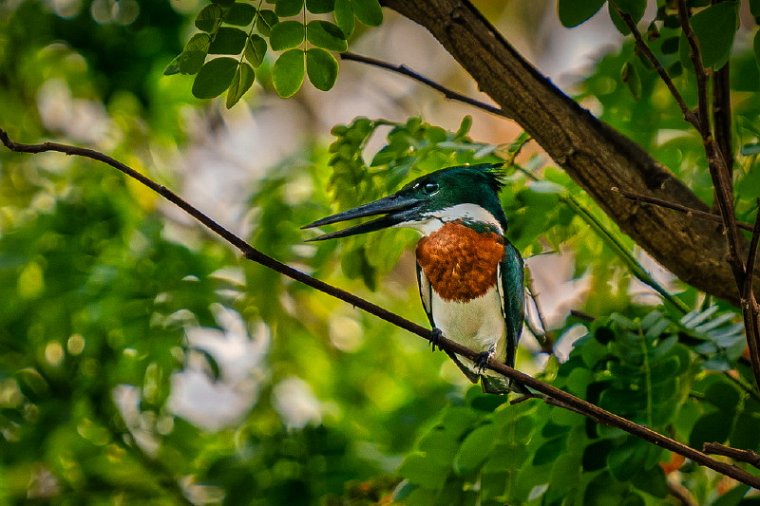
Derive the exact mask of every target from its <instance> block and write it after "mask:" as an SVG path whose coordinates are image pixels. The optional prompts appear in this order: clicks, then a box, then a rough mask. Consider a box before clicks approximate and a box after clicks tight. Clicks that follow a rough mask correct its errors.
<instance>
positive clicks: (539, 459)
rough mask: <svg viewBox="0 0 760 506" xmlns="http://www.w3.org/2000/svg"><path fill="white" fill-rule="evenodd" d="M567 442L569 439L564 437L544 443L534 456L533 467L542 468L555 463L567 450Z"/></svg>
mask: <svg viewBox="0 0 760 506" xmlns="http://www.w3.org/2000/svg"><path fill="white" fill-rule="evenodd" d="M566 440H567V438H566V437H565V436H564V435H563V436H558V437H555V438H553V439H550V440H548V441H546V442H544V443H543V444H542V445H541V446H539V447H538V448H537V449H536V453H534V454H533V465H534V466H541V465H544V464H548V463H549V462H554V460H555V459H556V458H557V457H558V456H559V454H560V453H562V450H564V449H565V442H566Z"/></svg>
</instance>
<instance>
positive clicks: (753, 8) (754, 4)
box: [749, 0, 760, 18]
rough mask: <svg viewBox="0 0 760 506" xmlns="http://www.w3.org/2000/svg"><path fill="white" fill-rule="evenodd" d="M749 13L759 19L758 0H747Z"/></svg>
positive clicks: (759, 6) (759, 3)
mask: <svg viewBox="0 0 760 506" xmlns="http://www.w3.org/2000/svg"><path fill="white" fill-rule="evenodd" d="M749 11H750V12H751V13H752V15H753V16H755V17H756V18H760V0H749Z"/></svg>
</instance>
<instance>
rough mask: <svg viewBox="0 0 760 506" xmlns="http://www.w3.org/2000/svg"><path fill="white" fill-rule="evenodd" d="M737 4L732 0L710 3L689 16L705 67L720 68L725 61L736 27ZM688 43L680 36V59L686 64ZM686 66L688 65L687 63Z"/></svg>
mask: <svg viewBox="0 0 760 506" xmlns="http://www.w3.org/2000/svg"><path fill="white" fill-rule="evenodd" d="M737 7H738V6H737V4H736V2H733V1H728V2H721V3H718V4H715V5H711V6H709V7H707V8H706V9H704V10H702V11H700V12H698V13H697V14H695V15H694V16H693V17H692V18H691V26H692V28H693V29H694V33H695V34H696V36H697V39H698V40H699V50H700V53H701V54H702V64H703V65H704V66H705V68H714V69H719V68H721V67H722V66H723V65H724V64H725V63H726V62H727V61H728V55H729V54H730V52H731V46H732V45H733V42H734V35H736V30H737V28H738V24H737ZM688 55H689V44H688V41H687V40H686V38H685V37H684V36H683V35H682V36H681V61H682V62H683V63H684V64H685V65H687V61H688V62H690V60H689V58H688ZM687 67H690V63H688V65H687Z"/></svg>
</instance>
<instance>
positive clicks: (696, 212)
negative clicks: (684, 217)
mask: <svg viewBox="0 0 760 506" xmlns="http://www.w3.org/2000/svg"><path fill="white" fill-rule="evenodd" d="M610 190H611V191H613V192H616V193H619V194H620V195H622V196H623V197H625V198H627V199H631V200H635V201H636V202H643V203H645V204H653V205H655V206H660V207H664V208H666V209H672V210H673V211H678V212H681V213H684V214H688V215H690V216H696V217H698V218H702V219H705V220H710V221H714V222H716V223H720V224H723V218H721V216H720V215H719V214H714V213H708V212H707V211H702V210H700V209H694V208H693V207H688V206H684V205H681V204H677V203H675V202H668V201H667V200H662V199H658V198H656V197H649V196H648V195H642V194H640V193H634V192H629V191H627V190H621V189H620V188H617V187H613V188H610ZM736 226H737V227H739V228H740V229H742V230H747V231H748V232H752V225H751V224H749V223H744V222H743V221H737V222H736Z"/></svg>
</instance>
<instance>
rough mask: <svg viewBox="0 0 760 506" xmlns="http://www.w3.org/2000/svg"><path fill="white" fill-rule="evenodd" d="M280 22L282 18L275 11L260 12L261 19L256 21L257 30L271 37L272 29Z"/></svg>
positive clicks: (264, 10) (265, 10)
mask: <svg viewBox="0 0 760 506" xmlns="http://www.w3.org/2000/svg"><path fill="white" fill-rule="evenodd" d="M279 22H280V18H278V17H277V14H275V13H274V11H270V10H269V9H262V10H260V11H259V17H258V18H257V19H256V28H257V29H258V30H259V32H261V35H263V36H265V37H269V36H270V34H271V32H272V28H274V27H275V25H277V23H279Z"/></svg>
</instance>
